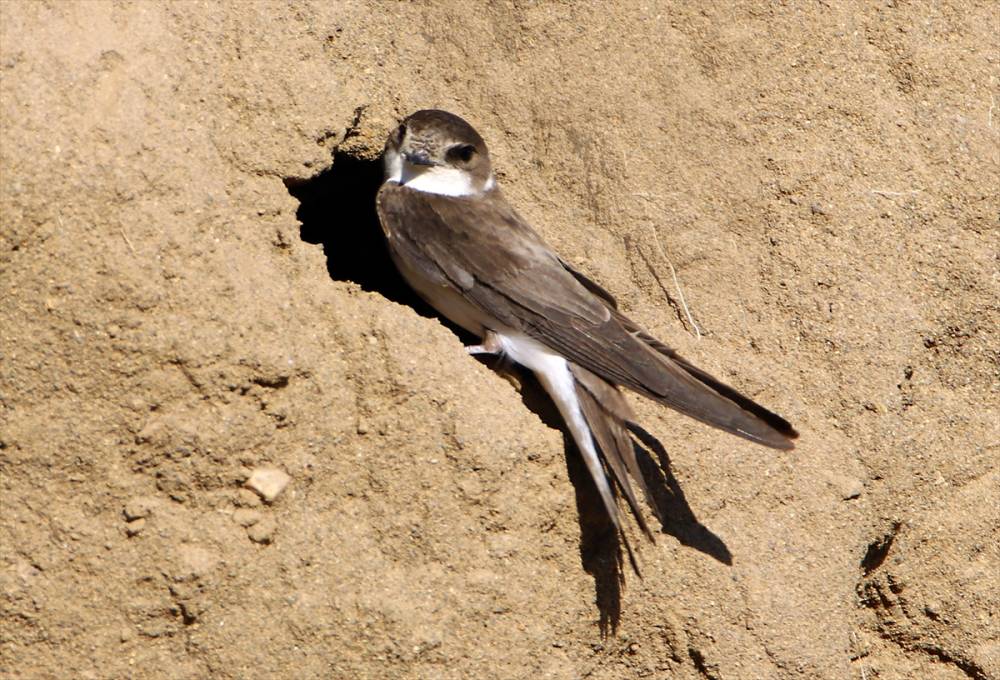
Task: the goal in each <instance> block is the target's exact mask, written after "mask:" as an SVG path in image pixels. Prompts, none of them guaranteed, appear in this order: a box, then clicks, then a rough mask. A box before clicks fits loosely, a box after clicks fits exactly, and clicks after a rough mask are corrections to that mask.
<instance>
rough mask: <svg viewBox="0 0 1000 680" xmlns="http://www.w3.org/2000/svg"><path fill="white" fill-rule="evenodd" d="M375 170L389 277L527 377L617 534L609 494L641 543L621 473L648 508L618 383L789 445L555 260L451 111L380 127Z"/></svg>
mask: <svg viewBox="0 0 1000 680" xmlns="http://www.w3.org/2000/svg"><path fill="white" fill-rule="evenodd" d="M383 165H384V171H385V177H384V181H383V183H382V185H381V187H380V188H379V190H378V193H377V195H376V210H377V212H378V217H379V221H380V223H381V227H382V231H383V235H384V237H385V242H386V244H387V245H388V250H389V255H390V257H391V259H392V261H393V263H394V264H395V266H396V268H397V269H398V270H399V272H400V274H401V275H402V277H403V279H404V280H405V281H406V283H407V284H408V285H409V286H410V287H411V288H412V289H413V290H414V291H415V292H416V293H417V294H418V295H419V296H420V297H421V298H423V300H424V301H426V302H427V303H428V304H430V306H431V307H433V308H434V309H435V310H437V312H438V313H440V314H441V315H442V316H444V317H445V318H447V319H448V320H450V321H451V322H452V323H454V324H456V325H457V326H459V327H461V328H463V329H465V330H466V331H468V332H469V333H471V334H473V335H474V336H475V337H477V338H479V339H480V340H479V343H478V344H475V345H471V346H469V347H467V348H466V349H467V351H468V353H469V354H472V355H499V356H502V357H504V358H505V359H507V360H511V361H513V362H515V363H516V364H519V365H521V366H523V367H524V368H526V369H528V370H529V371H531V372H533V373H534V375H535V376H536V377H537V378H538V381H539V383H540V384H541V386H542V387H543V388H544V390H545V391H546V392H547V393H548V395H549V397H550V398H551V399H552V401H553V403H554V404H555V406H556V408H557V409H558V412H559V414H560V416H561V418H562V420H563V421H564V423H565V425H566V429H567V430H568V432H569V434H570V436H571V438H572V440H573V442H574V444H575V445H576V448H577V449H578V450H579V452H580V455H581V456H582V458H583V462H584V464H585V466H586V469H587V471H588V472H589V474H590V477H591V478H592V479H593V482H594V485H595V486H596V488H597V492H598V494H599V496H600V499H601V502H602V504H603V506H604V508H605V510H606V512H607V515H608V517H609V518H610V520H611V522H612V524H613V526H614V528H615V529H616V530H617V531H618V532H620V533H621V535H622V536H624V535H625V534H624V529H623V524H622V518H621V515H620V511H619V506H618V503H617V500H616V498H617V497H618V495H620V496H622V497H624V499H625V502H626V503H627V505H628V506H629V509H630V510H631V513H632V515H633V516H634V517H635V519H636V522H637V524H638V525H639V527H640V529H641V530H642V532H643V533H644V534H645V535H646V536H647V537H648V538H649V539H651V540H652V541H654V542H655V537H654V535H653V532H652V530H651V529H650V527H649V524H648V522H647V521H646V520H645V518H644V516H643V513H642V511H641V509H640V504H639V500H638V497H637V496H636V493H635V491H634V489H633V487H632V483H631V482H630V478H631V480H632V481H634V482H635V484H636V485H637V486H638V487H639V489H640V490H641V491H642V493H643V495H644V497H645V498H646V500H647V502H648V503H649V505H650V506H651V508H652V510H653V513H654V514H657V509H656V506H655V504H654V503H652V502H651V500H650V499H651V496H650V495H649V489H648V487H647V485H646V482H645V481H644V478H643V475H642V473H641V471H640V468H639V464H638V461H637V458H636V453H635V448H634V445H633V442H632V439H631V437H630V434H629V426H630V425H631V424H634V423H635V421H636V419H635V415H634V412H633V411H632V409H631V407H630V406H629V404H628V402H627V401H626V400H625V397H624V395H623V393H622V391H621V390H620V389H619V388H626V389H629V390H631V391H633V392H636V393H638V394H639V395H642V396H643V397H647V398H649V399H652V400H653V401H656V402H659V403H661V404H664V405H666V406H668V407H670V408H672V409H675V410H677V411H679V412H681V413H683V414H685V415H687V416H690V417H692V418H695V419H696V420H699V421H701V422H703V423H706V424H708V425H711V426H714V427H716V428H719V429H721V430H724V431H727V432H730V433H732V434H735V435H737V436H739V437H743V438H745V439H748V440H750V441H753V442H756V443H758V444H762V445H764V446H767V447H771V448H774V449H781V450H788V449H792V448H793V447H794V440H795V438H796V437H798V433H797V432H796V431H795V429H794V428H793V427H792V425H791V424H790V423H789V422H788V421H787V420H785V419H784V418H782V417H781V416H779V415H777V414H775V413H773V412H771V411H770V410H768V409H766V408H765V407H763V406H761V405H759V404H757V403H755V402H754V401H753V400H751V399H750V398H748V397H746V396H744V395H742V394H740V393H739V392H737V391H736V390H735V389H733V388H732V387H729V386H728V385H726V384H724V383H722V382H721V381H720V380H718V379H716V378H714V377H713V376H711V375H710V374H708V373H707V372H705V371H703V370H702V369H700V368H698V367H696V366H694V365H693V364H691V363H690V362H688V361H687V360H685V359H684V358H683V357H681V356H680V355H679V354H678V353H677V352H676V351H674V350H673V349H671V348H670V347H669V346H667V345H665V344H663V343H662V342H660V341H659V340H657V339H656V338H654V337H653V336H652V335H650V334H649V333H648V332H646V331H645V330H644V329H643V328H642V327H641V326H639V325H638V324H637V323H635V322H633V321H632V320H631V319H629V318H628V317H626V316H625V315H624V314H623V313H622V312H621V311H620V310H619V309H618V304H617V302H616V301H615V298H614V297H612V296H611V294H610V293H608V292H607V291H606V290H605V289H604V288H603V287H602V286H601V285H599V284H598V283H596V282H595V281H593V280H592V279H590V278H588V277H587V276H585V275H584V274H582V273H581V272H580V271H578V270H577V269H576V268H574V267H573V266H572V265H571V264H569V263H568V262H567V261H566V260H564V259H563V258H562V257H560V256H559V255H558V254H557V253H556V252H555V251H554V250H553V249H552V248H551V247H550V246H549V245H548V244H547V243H546V242H545V241H544V240H543V239H542V237H541V236H540V235H539V234H538V232H536V231H535V230H534V229H533V228H532V227H531V226H530V225H529V224H528V222H527V221H526V220H525V219H524V218H523V217H522V216H521V215H520V214H519V213H518V212H517V211H516V210H515V209H514V208H513V207H511V205H510V203H509V202H508V201H507V199H506V198H505V197H504V195H503V193H502V192H501V190H500V187H499V185H498V184H497V181H496V177H495V175H494V172H493V167H492V162H491V159H490V154H489V150H488V149H487V146H486V143H485V141H484V140H483V138H482V137H481V136H480V134H479V133H478V132H476V130H475V129H474V128H473V127H472V126H471V125H470V124H469V123H468V122H466V121H465V120H464V119H462V118H460V117H459V116H457V115H455V114H453V113H450V112H448V111H443V110H439V109H424V110H420V111H416V112H415V113H412V114H411V115H409V116H407V117H406V118H404V119H403V120H402V122H401V123H400V124H399V126H398V127H396V128H395V129H394V130H392V131H391V132H390V133H389V135H388V138H387V139H386V143H385V148H384V152H383ZM659 519H660V520H661V522H662V519H663V518H659ZM629 554H630V555H631V549H630V550H629Z"/></svg>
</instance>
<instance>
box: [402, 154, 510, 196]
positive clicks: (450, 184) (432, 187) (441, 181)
mask: <svg viewBox="0 0 1000 680" xmlns="http://www.w3.org/2000/svg"><path fill="white" fill-rule="evenodd" d="M385 179H386V180H387V181H390V182H396V183H397V184H401V185H403V186H405V187H408V188H410V189H414V190H416V191H424V192H427V193H429V194H437V195H439V196H472V195H474V194H478V193H480V192H481V191H489V190H490V189H492V188H493V185H494V180H493V177H492V175H491V176H490V178H489V179H488V180H486V184H485V186H483V187H482V189H479V188H477V187H476V186H475V185H474V184H473V178H472V175H470V174H469V173H468V172H466V171H465V170H461V169H459V168H449V167H445V166H442V165H414V164H412V163H407V162H406V160H404V159H403V157H402V156H401V155H400V154H399V153H397V152H395V151H393V150H392V149H387V150H386V153H385Z"/></svg>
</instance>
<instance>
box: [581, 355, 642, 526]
mask: <svg viewBox="0 0 1000 680" xmlns="http://www.w3.org/2000/svg"><path fill="white" fill-rule="evenodd" d="M570 371H571V372H572V374H573V377H574V379H575V381H576V393H577V398H578V400H579V403H580V409H581V411H582V413H583V417H584V419H585V420H586V421H587V426H588V427H589V428H590V432H591V434H592V435H593V438H594V440H595V441H596V442H597V446H598V448H599V449H600V451H601V454H602V457H603V459H604V462H605V463H606V464H607V466H608V468H609V469H610V471H611V474H612V475H613V476H614V479H615V483H616V485H617V486H618V488H619V489H620V490H621V492H622V495H623V496H624V497H625V501H626V502H627V503H628V505H629V509H630V510H631V511H632V514H633V515H634V516H635V519H636V522H638V524H639V527H640V528H641V529H642V531H643V533H644V534H646V536H647V537H648V538H649V539H650V540H652V541H654V542H655V541H656V539H655V537H654V534H653V532H652V531H651V530H650V528H649V525H648V524H647V522H646V519H645V517H644V516H643V514H642V511H641V509H640V507H639V501H638V499H637V498H636V495H635V492H634V491H633V490H632V485H631V483H630V482H629V476H631V477H632V479H633V480H635V483H636V484H637V485H638V486H639V488H640V489H641V490H642V493H643V496H644V497H645V498H646V500H647V501H649V499H650V493H649V489H648V488H647V487H646V482H645V480H644V479H643V477H642V472H641V471H640V470H639V463H638V461H637V460H636V457H635V446H634V445H633V443H632V438H631V436H630V435H629V431H628V429H627V428H626V426H625V423H626V422H630V421H634V420H635V417H634V415H633V413H632V409H631V408H630V407H629V405H628V402H626V401H625V397H624V396H623V395H622V393H621V392H619V391H618V388H616V387H615V386H614V385H612V384H610V383H608V382H606V381H604V380H602V379H601V378H599V377H598V376H596V375H594V374H593V373H591V372H590V371H588V370H587V369H585V368H582V367H580V366H576V365H574V364H570ZM650 507H652V508H654V511H655V508H656V505H655V504H653V503H650Z"/></svg>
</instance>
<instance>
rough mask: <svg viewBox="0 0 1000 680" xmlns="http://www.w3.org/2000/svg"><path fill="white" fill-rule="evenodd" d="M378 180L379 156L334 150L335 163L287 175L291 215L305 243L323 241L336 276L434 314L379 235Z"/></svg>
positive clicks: (333, 273)
mask: <svg viewBox="0 0 1000 680" xmlns="http://www.w3.org/2000/svg"><path fill="white" fill-rule="evenodd" d="M381 183H382V162H381V160H380V159H375V160H367V159H364V158H358V157H356V156H351V155H348V154H346V153H342V152H337V153H335V154H334V157H333V166H332V167H330V168H329V169H328V170H324V171H323V172H321V173H320V174H318V175H316V176H315V177H310V178H308V179H302V178H294V177H292V178H286V179H285V187H286V188H287V189H288V193H290V194H291V195H292V196H294V197H295V198H296V199H298V201H299V209H298V211H297V212H296V213H295V216H296V217H297V218H298V220H299V222H301V224H302V227H301V232H300V235H301V237H302V240H303V241H305V242H306V243H312V244H316V245H322V246H323V254H324V255H326V270H327V271H328V272H329V273H330V278H332V279H333V280H335V281H353V282H354V283H356V284H358V285H359V286H361V287H362V288H363V289H364V290H366V291H370V292H375V293H379V294H380V295H382V296H384V297H386V298H388V299H390V300H392V301H393V302H398V303H400V304H404V305H409V306H410V307H413V309H415V310H416V311H417V312H418V313H419V314H421V315H423V316H427V317H437V314H435V313H434V310H433V309H432V308H431V307H430V306H429V305H428V304H427V303H425V302H424V301H423V300H421V299H420V298H419V297H418V296H417V294H416V293H414V292H413V291H412V290H411V289H410V287H409V286H407V285H406V282H405V281H403V277H402V276H400V275H399V272H398V271H397V270H396V267H395V266H394V265H393V263H392V260H391V259H390V258H389V251H388V250H387V248H386V245H385V239H384V238H383V236H382V228H381V227H380V226H379V222H378V215H377V213H376V212H375V194H377V193H378V188H379V185H380V184H381Z"/></svg>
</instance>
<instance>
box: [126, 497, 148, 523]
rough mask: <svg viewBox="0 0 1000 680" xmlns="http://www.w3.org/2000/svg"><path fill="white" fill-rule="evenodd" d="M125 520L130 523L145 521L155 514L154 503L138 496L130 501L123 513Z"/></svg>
mask: <svg viewBox="0 0 1000 680" xmlns="http://www.w3.org/2000/svg"><path fill="white" fill-rule="evenodd" d="M122 512H123V513H124V515H125V519H127V520H128V521H129V522H131V521H132V520H136V519H145V518H146V517H149V516H150V515H151V514H153V501H151V500H150V499H149V498H145V497H143V496H136V497H135V498H131V499H129V501H128V503H126V504H125V508H124V510H123V511H122Z"/></svg>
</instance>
